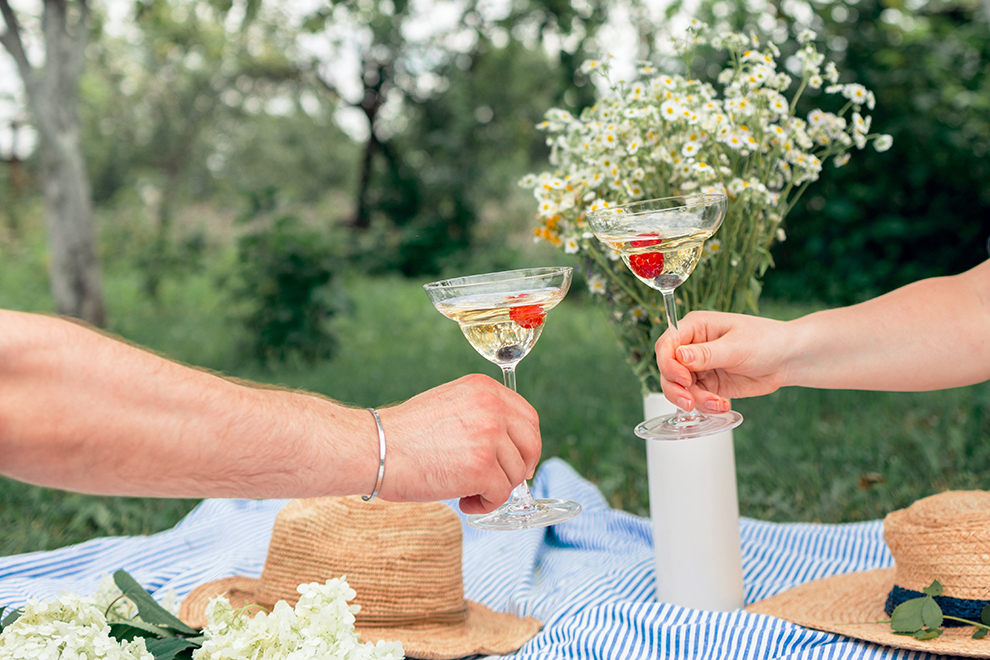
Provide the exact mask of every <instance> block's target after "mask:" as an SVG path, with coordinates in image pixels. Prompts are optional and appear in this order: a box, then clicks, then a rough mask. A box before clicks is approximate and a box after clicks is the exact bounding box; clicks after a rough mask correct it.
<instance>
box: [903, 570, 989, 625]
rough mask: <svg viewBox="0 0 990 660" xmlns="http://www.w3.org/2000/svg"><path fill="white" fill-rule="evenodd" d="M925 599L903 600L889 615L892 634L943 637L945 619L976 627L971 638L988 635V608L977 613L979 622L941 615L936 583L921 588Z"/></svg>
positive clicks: (939, 586)
mask: <svg viewBox="0 0 990 660" xmlns="http://www.w3.org/2000/svg"><path fill="white" fill-rule="evenodd" d="M922 591H923V592H924V593H925V595H924V596H921V597H919V598H912V599H911V600H906V601H904V602H903V603H901V604H900V605H898V606H897V607H895V608H894V611H893V612H891V614H890V620H889V621H886V622H884V623H889V624H890V629H891V631H892V632H893V633H894V634H895V635H910V636H911V637H914V638H915V639H920V640H929V639H936V638H937V637H939V636H941V634H942V624H943V623H944V620H945V619H950V620H952V621H955V622H957V623H963V624H966V625H970V626H975V627H976V630H975V631H974V632H973V639H983V638H984V637H986V636H987V633H990V605H988V606H984V608H983V610H982V612H981V613H980V621H970V620H968V619H963V618H960V617H956V616H948V615H943V613H942V608H941V607H940V606H939V604H938V602H937V601H936V600H935V598H936V597H938V596H941V595H942V584H941V583H940V582H939V581H938V580H933V581H932V583H931V584H930V585H929V586H927V587H924V588H923V589H922Z"/></svg>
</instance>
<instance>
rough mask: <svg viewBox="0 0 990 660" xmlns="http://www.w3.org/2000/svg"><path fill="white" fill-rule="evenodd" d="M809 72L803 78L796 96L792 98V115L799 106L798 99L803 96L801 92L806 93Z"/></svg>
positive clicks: (795, 93)
mask: <svg viewBox="0 0 990 660" xmlns="http://www.w3.org/2000/svg"><path fill="white" fill-rule="evenodd" d="M808 79H809V76H808V74H805V75H804V76H803V77H802V78H801V86H800V87H798V91H796V92H794V98H793V99H791V113H790V114H791V116H792V117H793V116H794V110H795V109H796V108H797V103H798V99H800V98H801V94H803V93H804V88H805V87H807V86H808Z"/></svg>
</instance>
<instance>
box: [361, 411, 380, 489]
mask: <svg viewBox="0 0 990 660" xmlns="http://www.w3.org/2000/svg"><path fill="white" fill-rule="evenodd" d="M368 411H369V412H370V413H371V414H372V415H374V416H375V424H377V425H378V456H379V458H378V481H376V482H375V490H373V491H372V492H371V495H362V496H361V499H362V500H364V501H365V502H370V501H371V500H373V499H375V498H376V497H378V491H380V490H381V489H382V478H384V477H385V427H384V426H382V418H381V417H379V416H378V411H377V410H375V409H374V408H368Z"/></svg>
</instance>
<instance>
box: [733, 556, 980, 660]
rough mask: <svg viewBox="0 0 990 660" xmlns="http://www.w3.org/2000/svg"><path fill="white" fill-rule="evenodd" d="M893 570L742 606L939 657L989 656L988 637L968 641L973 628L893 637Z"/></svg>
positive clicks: (840, 578) (849, 576)
mask: <svg viewBox="0 0 990 660" xmlns="http://www.w3.org/2000/svg"><path fill="white" fill-rule="evenodd" d="M894 574H895V569H893V568H885V569H880V570H875V571H863V572H859V573H846V574H844V575H835V576H833V577H828V578H823V579H820V580H815V581H813V582H808V583H806V584H802V585H800V586H797V587H794V588H793V589H789V590H787V591H785V592H783V593H780V594H778V595H776V596H772V597H770V598H767V599H766V600H761V601H760V602H758V603H754V604H752V605H750V606H749V607H747V608H746V611H747V612H753V613H755V614H768V615H770V616H773V617H777V618H778V619H783V620H785V621H790V622H791V623H796V624H798V625H800V626H804V627H806V628H814V629H815V630H824V631H825V632H831V633H836V634H838V635H845V636H846V637H853V638H856V639H861V640H864V641H867V642H873V643H875V644H882V645H884V646H890V647H894V648H901V649H911V650H915V651H925V652H927V653H940V654H943V655H957V656H967V657H971V658H990V638H988V639H984V640H978V639H972V635H973V628H972V627H969V626H963V627H959V628H944V629H943V632H942V635H941V636H939V637H937V638H935V639H931V640H920V639H915V638H914V637H912V636H910V635H895V634H894V633H893V632H891V630H890V624H889V623H875V622H877V621H884V620H887V619H889V618H890V617H889V616H887V614H886V612H884V610H883V608H884V604H885V603H886V601H887V594H888V593H889V592H890V590H891V588H892V587H893V586H894Z"/></svg>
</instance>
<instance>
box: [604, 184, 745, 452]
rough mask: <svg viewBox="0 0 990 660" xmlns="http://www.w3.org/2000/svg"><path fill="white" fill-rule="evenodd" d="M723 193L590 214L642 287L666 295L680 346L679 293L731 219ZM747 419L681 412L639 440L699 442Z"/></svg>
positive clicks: (643, 430)
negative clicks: (709, 243)
mask: <svg viewBox="0 0 990 660" xmlns="http://www.w3.org/2000/svg"><path fill="white" fill-rule="evenodd" d="M727 204H728V202H727V199H726V196H725V194H723V193H697V194H693V195H681V196H677V197H666V198H663V199H651V200H647V201H642V202H633V203H631V204H623V205H621V206H613V207H610V208H609V207H606V208H603V209H600V210H598V211H595V212H593V213H591V214H589V215H588V222H589V224H590V225H591V230H592V231H593V232H594V233H595V236H597V237H598V239H599V240H600V241H602V242H603V243H605V244H606V245H608V246H609V247H611V248H612V249H614V250H616V251H617V252H618V253H619V254H620V255H621V256H622V260H623V261H624V262H625V263H626V266H628V267H629V270H630V271H632V273H633V275H635V276H636V277H637V278H638V279H639V280H640V281H641V282H643V283H644V284H646V285H647V286H649V287H651V288H653V289H656V290H658V291H659V292H660V293H661V294H663V307H664V311H665V312H666V315H667V324H668V326H669V327H670V328H671V329H672V330H673V331H674V340H675V342H677V308H676V306H675V304H674V290H675V289H676V288H677V287H679V286H680V285H681V284H683V283H684V281H685V280H687V278H688V276H689V275H690V274H691V272H692V271H693V270H694V267H695V266H697V265H698V260H699V259H700V258H701V250H702V248H703V247H704V244H705V241H706V240H708V239H709V238H711V236H712V235H713V234H714V233H715V231H716V230H717V229H718V228H719V225H721V224H722V220H724V219H725V212H726V208H727ZM741 423H742V415H740V414H739V413H737V412H736V411H734V410H732V411H729V412H727V413H709V414H702V413H699V412H697V411H685V410H681V409H680V408H678V409H677V412H675V413H673V414H671V415H665V416H661V417H655V418H653V419H649V420H646V421H645V422H643V423H641V424H639V425H638V426H637V427H636V430H635V433H636V435H637V436H639V437H641V438H646V439H655V440H680V439H685V438H698V437H701V436H705V435H711V434H712V433H718V432H719V431H726V430H728V429H732V428H735V427H737V426H739V425H740V424H741Z"/></svg>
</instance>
